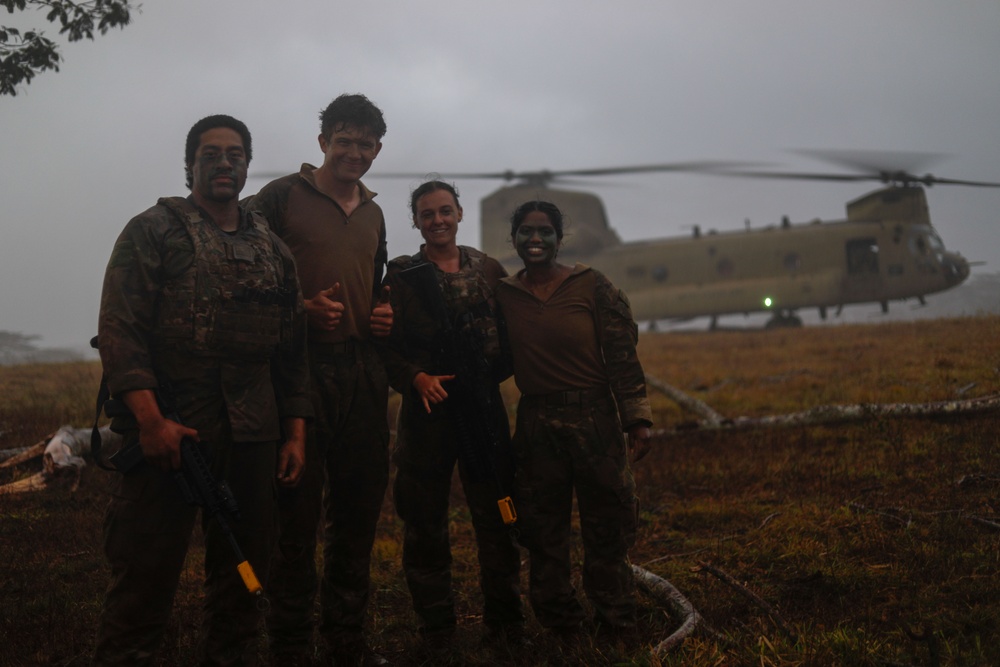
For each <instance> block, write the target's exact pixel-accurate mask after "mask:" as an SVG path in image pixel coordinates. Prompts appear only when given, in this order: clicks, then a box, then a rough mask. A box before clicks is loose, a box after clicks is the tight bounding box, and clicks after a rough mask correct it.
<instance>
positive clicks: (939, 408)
mask: <svg viewBox="0 0 1000 667" xmlns="http://www.w3.org/2000/svg"><path fill="white" fill-rule="evenodd" d="M998 408H1000V395H996V394H995V395H993V396H983V397H980V398H973V399H969V400H965V401H937V402H933V403H888V404H879V403H857V404H853V405H821V406H818V407H815V408H812V409H811V410H806V411H804V412H794V413H791V414H787V415H770V416H767V417H758V418H751V417H738V418H736V419H734V420H723V421H718V422H717V421H714V420H708V419H706V420H705V421H703V422H700V423H699V424H698V426H697V427H696V428H695V429H684V431H683V432H691V431H692V430H693V431H699V430H700V431H710V430H744V429H754V428H770V427H774V426H816V425H819V424H842V423H846V422H861V421H866V420H869V419H876V418H880V417H896V418H903V417H939V416H954V415H971V414H980V413H984V412H992V411H995V410H997V409H998ZM681 432H682V431H678V430H668V429H655V430H654V431H653V433H652V437H654V438H664V437H669V436H672V435H675V434H677V433H681Z"/></svg>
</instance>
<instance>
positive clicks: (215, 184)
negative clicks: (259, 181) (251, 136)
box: [191, 127, 247, 202]
mask: <svg viewBox="0 0 1000 667" xmlns="http://www.w3.org/2000/svg"><path fill="white" fill-rule="evenodd" d="M246 180H247V160H246V152H245V151H244V149H243V139H242V137H240V135H239V133H238V132H236V131H235V130H231V129H229V128H227V127H217V128H213V129H211V130H207V131H206V132H205V133H203V134H202V135H201V144H200V145H199V146H198V150H197V152H195V156H194V165H193V168H192V184H191V189H192V190H193V191H196V192H197V193H198V194H199V195H201V196H202V197H204V198H205V199H209V200H212V201H219V202H225V201H229V200H231V199H234V198H236V197H237V196H239V194H240V190H242V189H243V185H244V184H245V183H246Z"/></svg>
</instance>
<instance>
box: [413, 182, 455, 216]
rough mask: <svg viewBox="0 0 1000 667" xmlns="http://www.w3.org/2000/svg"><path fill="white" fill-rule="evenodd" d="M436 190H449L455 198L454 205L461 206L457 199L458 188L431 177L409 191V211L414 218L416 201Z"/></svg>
mask: <svg viewBox="0 0 1000 667" xmlns="http://www.w3.org/2000/svg"><path fill="white" fill-rule="evenodd" d="M436 190H444V191H446V192H450V193H451V196H452V197H454V198H455V206H457V207H458V208H462V204H460V203H459V201H458V190H457V189H456V188H455V186H454V185H452V184H451V183H445V182H444V181H439V180H437V179H433V180H430V181H427V182H426V183H422V184H421V185H418V186H417V188H416V189H415V190H414V191H413V192H411V193H410V212H411V213H413V217H414V219H416V217H417V202H419V201H420V198H421V197H423V196H424V195H426V194H430V193H431V192H434V191H436ZM413 224H414V225H416V222H414V223H413Z"/></svg>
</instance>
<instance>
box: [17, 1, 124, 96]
mask: <svg viewBox="0 0 1000 667" xmlns="http://www.w3.org/2000/svg"><path fill="white" fill-rule="evenodd" d="M140 6H141V5H136V6H134V7H133V6H132V3H131V2H129V0H89V1H88V2H73V0H0V7H5V8H6V9H7V13H8V14H13V13H14V12H15V11H25V10H26V9H29V8H31V9H39V10H41V9H47V10H48V13H47V14H46V15H45V20H46V21H48V22H49V23H56V22H58V23H59V25H60V26H61V27H60V28H59V34H65V35H66V36H67V38H68V39H69V41H71V42H77V41H79V40H81V39H83V38H84V37H86V38H87V39H91V40H92V39H94V30H95V29H96V30H98V31H99V32H100V33H101V34H102V35H103V34H105V33H106V32H107V31H108V30H110V29H111V28H123V27H125V26H127V25H128V24H129V22H130V21H131V20H132V16H131V12H132V10H136V11H138V9H139V7H140ZM60 60H62V56H60V55H59V47H58V46H57V45H56V43H55V42H53V41H52V40H51V39H49V38H47V37H45V35H44V34H43V33H42V32H41V31H38V30H26V31H24V32H23V33H22V32H21V31H20V30H18V29H16V28H8V27H7V26H0V95H10V96H15V95H17V86H18V85H19V84H21V83H31V80H32V79H33V78H34V77H35V75H36V74H40V73H41V72H44V71H46V70H55V71H56V72H58V71H59V61H60Z"/></svg>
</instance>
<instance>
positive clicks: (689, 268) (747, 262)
mask: <svg viewBox="0 0 1000 667" xmlns="http://www.w3.org/2000/svg"><path fill="white" fill-rule="evenodd" d="M816 153H817V154H818V155H819V156H820V157H824V158H826V159H830V160H832V161H835V162H840V163H842V164H849V165H850V166H852V167H854V168H855V169H860V171H858V172H856V173H850V174H836V173H827V174H823V173H805V172H772V171H748V170H746V169H740V168H733V167H732V166H728V165H726V164H725V163H717V164H712V163H683V164H664V165H645V166H635V167H616V168H609V169H586V170H568V171H537V172H520V173H518V172H498V173H476V174H445V175H442V177H443V178H454V179H458V180H461V179H464V178H497V179H504V180H508V181H515V183H514V184H513V185H508V186H504V187H501V188H500V189H499V190H497V191H495V192H493V193H492V194H490V195H488V196H487V197H485V198H484V199H483V200H482V202H481V216H480V225H481V244H482V250H483V251H484V252H486V253H487V254H489V255H491V256H492V257H495V258H496V259H498V260H500V261H501V262H502V263H503V264H504V265H505V266H506V268H507V269H508V271H512V272H513V271H516V270H518V269H519V268H520V267H521V262H520V260H519V259H518V258H517V256H516V254H515V253H514V250H513V248H512V246H511V243H510V224H509V217H510V214H511V212H512V211H513V210H514V209H515V208H516V207H517V206H518V205H520V204H521V203H523V202H525V201H529V200H532V199H545V200H548V201H551V202H552V203H554V204H556V206H558V207H559V208H560V210H562V211H563V213H564V214H565V215H566V216H567V219H568V220H570V221H572V235H571V236H570V235H569V234H567V238H566V239H565V240H564V241H565V242H564V244H563V247H562V249H561V250H560V255H559V256H560V260H561V261H562V262H564V263H573V262H581V263H583V264H587V265H589V266H593V267H595V268H597V269H599V270H601V271H602V272H604V273H605V274H606V275H607V276H608V277H609V278H610V279H611V281H612V282H613V283H614V284H615V285H616V286H618V287H619V288H621V289H622V290H624V291H625V293H626V294H628V296H629V300H630V301H631V303H632V311H633V314H634V316H635V318H636V320H649V321H651V322H655V321H656V320H661V319H669V320H687V319H693V318H696V317H709V318H711V326H712V328H715V325H716V318H718V317H719V316H722V315H729V314H740V313H742V314H750V313H757V312H769V313H771V314H772V316H771V319H770V320H769V321H768V323H767V326H768V327H775V326H801V324H802V321H801V319H800V318H799V317H798V316H797V315H796V314H795V313H796V311H797V310H799V309H804V308H817V309H818V311H819V314H820V317H821V318H822V319H826V316H827V310H828V309H830V308H834V309H836V313H837V314H839V313H840V310H841V309H842V308H843V307H844V306H845V305H848V304H860V303H872V302H874V303H879V304H880V305H881V307H882V310H883V311H887V310H888V304H889V302H890V301H894V300H905V299H910V298H916V299H918V300H919V301H920V302H921V304H922V303H924V297H925V295H928V294H932V293H935V292H940V291H943V290H947V289H950V288H952V287H955V286H957V285H959V284H960V283H961V282H962V281H964V280H965V279H966V278H968V276H969V262H967V261H966V260H965V259H964V258H963V257H962V256H961V255H959V254H958V253H954V252H949V251H947V250H946V249H945V247H944V244H943V243H942V242H941V239H940V237H939V236H938V234H937V232H936V231H935V229H934V227H933V226H932V225H931V221H930V216H929V214H928V209H927V199H926V196H925V193H924V187H922V186H931V185H938V184H951V185H967V186H981V187H1000V183H986V182H978V181H965V180H955V179H946V178H937V177H935V176H931V175H925V176H916V175H914V174H912V173H910V172H908V171H905V170H900V169H885V168H878V167H873V166H871V164H872V159H871V155H875V156H877V157H881V158H883V159H884V158H885V157H886V154H870V155H864V154H861V153H856V152H855V153H851V154H841V153H835V152H830V151H826V152H823V153H819V152H816ZM912 155H914V154H893V157H894V158H895V159H896V161H897V163H898V161H899V159H900V158H901V157H904V156H912ZM859 156H861V157H860V158H859ZM923 158H926V156H923ZM655 171H664V172H670V171H675V172H676V171H695V172H701V173H707V174H712V175H715V176H733V177H751V178H772V179H802V180H831V181H868V180H874V181H881V182H883V183H885V187H883V188H881V189H879V190H875V191H873V192H869V193H868V194H865V195H863V196H861V197H859V198H857V199H855V200H854V201H851V202H849V203H848V204H847V218H846V219H844V220H837V221H826V222H824V221H819V220H815V221H811V222H806V223H798V224H792V223H791V222H790V221H789V220H788V219H787V218H785V219H783V220H782V222H781V224H780V225H774V226H771V227H764V228H757V229H746V230H740V231H730V232H719V233H716V232H711V233H707V234H706V233H701V232H700V230H699V229H698V227H695V228H694V231H693V233H692V234H691V235H688V236H684V237H674V238H658V239H646V240H640V241H631V242H623V241H622V240H621V238H620V237H619V236H618V234H617V232H615V230H614V229H613V228H612V227H611V226H610V225H609V224H608V219H607V215H606V214H605V210H604V205H603V203H602V202H601V200H600V199H599V198H598V197H597V196H596V195H594V194H591V193H588V192H582V191H574V190H567V189H557V188H552V187H549V184H550V183H553V182H557V181H559V180H560V179H563V178H579V177H583V176H607V175H616V174H629V173H643V172H646V173H648V172H655ZM383 175H384V174H383ZM392 176H403V174H393V175H392ZM407 176H412V174H407Z"/></svg>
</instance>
